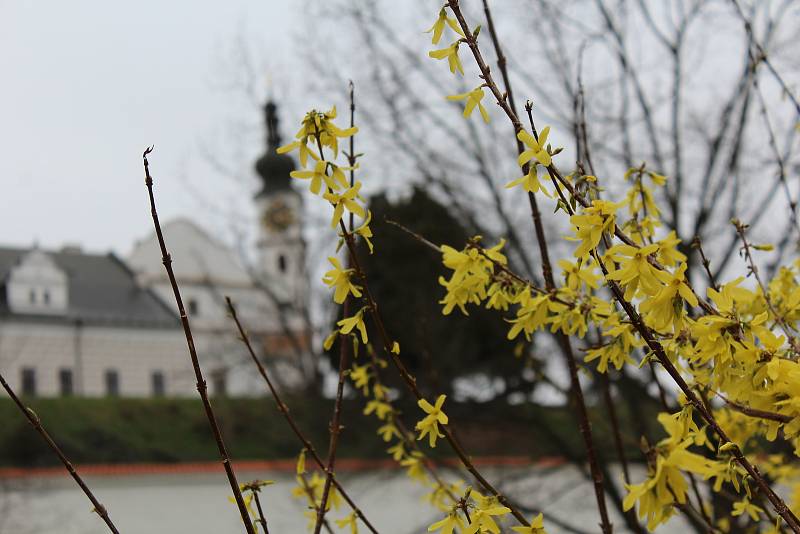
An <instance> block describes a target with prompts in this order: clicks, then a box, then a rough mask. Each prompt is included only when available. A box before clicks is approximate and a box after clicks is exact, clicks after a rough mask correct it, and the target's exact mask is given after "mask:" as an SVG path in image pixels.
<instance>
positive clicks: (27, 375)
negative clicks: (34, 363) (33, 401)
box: [22, 367, 36, 397]
mask: <svg viewBox="0 0 800 534" xmlns="http://www.w3.org/2000/svg"><path fill="white" fill-rule="evenodd" d="M22 394H23V395H26V396H28V397H34V396H36V369H34V368H33V367H23V368H22Z"/></svg>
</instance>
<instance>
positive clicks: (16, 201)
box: [0, 0, 302, 254]
mask: <svg viewBox="0 0 800 534" xmlns="http://www.w3.org/2000/svg"><path fill="white" fill-rule="evenodd" d="M301 7H302V6H301V3H300V2H290V1H288V0H284V1H280V0H226V1H224V2H210V1H202V2H201V1H197V0H170V1H169V2H163V1H155V0H146V1H139V2H108V1H101V0H81V1H79V2H64V1H61V0H49V1H44V0H38V1H36V2H19V1H12V0H0V70H2V72H3V78H2V79H3V82H2V84H0V154H2V164H1V165H0V184H2V191H1V192H0V199H2V201H0V202H2V211H1V212H0V213H2V224H0V246H2V245H30V244H32V243H33V242H34V241H38V242H39V243H40V244H41V245H42V246H46V247H60V246H61V245H63V244H65V243H77V244H81V245H83V247H84V248H85V249H89V250H93V251H106V250H109V249H113V250H115V251H117V252H120V253H123V254H124V253H127V252H128V250H129V249H130V247H131V244H132V243H133V241H134V240H135V239H137V238H140V237H144V236H145V235H146V234H147V233H148V232H149V231H150V230H151V228H152V223H151V222H150V219H149V211H148V209H147V200H146V192H145V189H144V184H143V176H142V165H141V153H142V150H143V149H144V148H145V147H146V146H147V145H149V144H155V145H156V152H155V154H154V155H153V156H152V158H151V163H152V164H153V166H154V170H155V177H156V181H157V187H158V191H157V194H158V201H159V203H160V212H161V214H162V218H169V217H172V216H176V215H179V214H188V215H190V216H192V217H193V218H195V219H197V220H199V221H200V222H201V223H202V222H203V220H204V219H205V217H204V214H203V209H202V206H203V199H204V198H207V197H214V196H215V195H217V189H215V187H216V186H217V185H219V177H218V176H217V175H215V173H214V172H212V171H211V170H210V169H209V165H208V164H207V163H206V160H204V156H203V152H204V151H203V148H202V147H204V146H213V145H214V143H215V140H217V139H220V138H221V137H225V136H226V132H230V131H231V124H236V123H237V121H239V122H240V123H241V121H242V117H246V118H247V120H246V121H245V122H247V121H249V123H248V124H245V125H246V126H250V127H252V128H254V129H255V128H260V126H261V116H260V114H259V110H258V108H257V107H256V105H257V104H256V103H254V102H248V101H247V99H246V98H244V96H243V94H242V92H241V91H239V90H238V89H237V88H234V89H230V88H229V86H230V85H231V82H230V76H231V74H232V73H233V74H237V73H238V74H241V73H242V71H243V69H242V67H241V65H240V64H239V63H238V62H237V61H236V60H234V59H231V58H236V57H239V56H238V55H237V54H239V53H240V52H241V50H242V49H247V50H248V51H249V53H251V54H252V56H253V58H252V63H253V72H254V73H255V76H254V80H253V85H254V91H255V92H256V93H260V92H262V91H263V93H264V95H266V94H267V91H268V83H269V82H268V80H270V79H271V80H272V85H271V87H272V91H273V92H274V93H276V94H278V95H279V96H281V95H288V96H287V100H290V101H292V102H290V104H291V103H294V102H296V103H298V104H299V102H297V100H298V96H297V94H298V92H297V90H296V88H295V87H294V85H295V84H296V80H297V79H298V76H299V74H298V73H297V69H294V68H292V67H293V65H294V64H295V61H296V60H295V57H294V55H293V52H292V50H293V47H292V43H293V38H292V33H291V32H292V31H293V28H297V20H298V17H299V16H300V14H299V9H300V8H301ZM240 43H244V45H243V46H240ZM234 85H236V84H235V83H234ZM237 91H238V92H237ZM289 96H291V98H289ZM229 141H230V140H229V139H228V141H227V142H228V144H230V143H229ZM259 149H260V146H257V145H256V146H252V145H251V146H247V147H244V148H243V149H242V150H243V154H242V157H243V158H244V157H246V158H248V159H249V158H255V157H256V156H257V155H258V154H257V152H258V150H259ZM222 159H224V157H222ZM244 163H246V164H248V165H249V163H250V162H249V161H245V162H244ZM187 183H191V184H193V185H194V186H195V187H194V188H193V189H194V192H195V193H194V194H193V195H186V194H180V191H181V190H182V189H185V188H184V187H183V186H185V185H186V184H187ZM217 198H220V197H219V196H218V195H217Z"/></svg>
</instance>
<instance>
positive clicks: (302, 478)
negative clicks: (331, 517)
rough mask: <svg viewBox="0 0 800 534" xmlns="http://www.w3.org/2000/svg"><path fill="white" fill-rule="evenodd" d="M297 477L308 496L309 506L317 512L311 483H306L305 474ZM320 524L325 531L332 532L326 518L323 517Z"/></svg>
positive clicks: (331, 533) (329, 533) (317, 507)
mask: <svg viewBox="0 0 800 534" xmlns="http://www.w3.org/2000/svg"><path fill="white" fill-rule="evenodd" d="M297 478H298V479H299V480H300V483H301V484H302V485H303V491H305V492H306V496H307V497H308V502H310V503H311V508H313V509H314V512H315V513H319V505H318V504H317V499H316V497H314V490H313V488H312V487H311V485H310V484H309V483H308V480H306V476H305V475H304V474H300V475H298V476H297ZM322 526H324V527H325V531H326V532H327V533H328V534H334V533H333V529H332V528H331V525H330V523H328V520H327V519H323V520H322Z"/></svg>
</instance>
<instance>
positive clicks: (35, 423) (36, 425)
mask: <svg viewBox="0 0 800 534" xmlns="http://www.w3.org/2000/svg"><path fill="white" fill-rule="evenodd" d="M0 384H2V386H3V389H5V390H6V393H8V396H9V397H11V400H12V401H14V404H16V406H17V408H19V411H20V412H22V415H24V416H25V419H27V420H28V422H29V423H30V424H31V426H32V427H33V429H34V430H36V432H38V433H39V435H40V436H42V438H43V439H44V440H45V442H46V443H47V446H48V447H50V450H51V451H53V452H54V453H55V455H56V456H58V459H59V460H61V463H62V464H64V467H65V468H66V470H67V472H68V473H69V474H70V476H71V477H72V478H73V480H75V482H76V483H77V484H78V486H79V487H80V488H81V490H82V491H83V493H84V494H85V495H86V497H88V498H89V501H91V503H92V506H94V508H93V509H92V511H93V512H95V513H96V514H97V515H99V516H100V518H101V519H102V520H103V522H104V523H105V524H106V526H108V529H109V530H110V531H111V532H113V533H114V534H119V530H117V527H116V526H115V525H114V523H113V522H112V521H111V517H109V515H108V510H106V507H105V506H103V505H102V504H100V501H98V500H97V497H95V496H94V493H92V490H90V489H89V486H87V485H86V482H84V481H83V478H81V476H80V475H79V474H78V471H77V470H76V469H75V466H73V465H72V462H70V461H69V459H68V458H67V457H66V455H64V452H63V451H62V450H61V447H59V446H58V444H56V442H55V441H53V438H51V437H50V434H48V432H47V430H45V428H44V426H42V422H41V420H40V419H39V416H38V415H36V412H34V411H33V410H31V409H30V408H28V407H27V406H25V405H24V404H23V403H22V401H21V400H20V398H19V397H18V396H17V394H16V393H14V390H13V389H11V386H9V385H8V382H6V379H5V378H4V377H3V375H2V374H0Z"/></svg>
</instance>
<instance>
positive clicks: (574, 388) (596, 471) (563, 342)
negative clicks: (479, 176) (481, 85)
mask: <svg viewBox="0 0 800 534" xmlns="http://www.w3.org/2000/svg"><path fill="white" fill-rule="evenodd" d="M449 6H450V9H451V10H452V11H453V14H454V15H455V16H456V19H457V20H458V23H459V25H460V26H461V30H462V31H463V32H464V35H465V36H466V41H467V44H468V45H469V48H470V50H471V51H472V55H473V57H474V58H475V61H476V63H478V67H479V68H480V70H481V74H482V77H483V79H484V81H485V82H486V83H487V84H490V83H491V84H493V83H494V82H493V81H492V80H491V74H490V72H489V68H488V66H486V64H485V63H484V62H483V58H482V56H481V54H480V50H479V48H478V42H477V39H476V38H475V36H474V35H473V34H472V32H471V31H470V29H469V25H468V24H467V22H466V20H465V19H464V15H463V13H462V12H461V8H460V7H459V5H458V0H450V1H449ZM484 11H485V12H486V13H487V19H488V20H489V21H490V23H489V33H490V34H491V38H492V43H493V44H494V47H495V50H496V52H497V56H498V58H502V62H500V63H499V68H500V72H501V75H502V77H503V81H504V84H505V88H506V91H505V95H506V96H510V95H511V90H510V81H509V78H508V72H507V69H506V66H505V57H504V56H503V52H502V48H501V47H500V40H499V39H498V37H497V33H496V32H495V29H494V24H493V23H492V22H491V12H490V10H489V5H488V3H487V2H486V1H484ZM492 92H493V93H499V90H498V89H497V87H494V88H492ZM495 96H496V97H497V96H498V95H497V94H495ZM500 100H506V99H505V98H504V97H503V95H500V98H498V101H500ZM507 100H508V102H507V103H505V104H506V106H507V108H508V110H507V113H508V112H510V113H511V114H512V115H514V117H516V114H515V112H514V109H513V104H512V102H511V98H510V97H509V98H508V99H507ZM501 106H502V104H501ZM512 124H513V126H514V134H515V135H514V137H515V138H516V141H517V149H518V151H519V152H520V153H521V152H522V151H523V150H522V149H523V147H522V141H520V140H519V138H517V135H516V134H517V133H519V130H520V129H521V124H519V119H517V123H513V121H512ZM534 135H535V134H534ZM529 166H530V164H526V165H525V167H529ZM528 171H529V168H523V170H522V172H523V173H525V174H527V172H528ZM534 172H535V170H534ZM528 202H529V204H530V209H531V216H532V218H533V223H534V229H535V232H536V240H537V242H538V244H539V255H540V257H541V260H542V275H543V276H544V281H545V288H546V289H547V291H548V292H550V293H552V292H554V291H555V281H554V279H553V269H552V266H551V263H550V255H549V252H548V247H547V239H546V237H545V233H544V227H543V225H542V217H541V213H540V211H539V207H538V205H537V202H536V197H535V196H534V194H533V193H528ZM556 339H557V341H558V344H559V345H560V346H561V349H562V352H563V354H564V357H565V360H566V363H567V369H568V370H569V376H570V390H571V394H572V398H573V400H574V402H575V404H576V407H577V411H578V427H579V429H580V432H581V436H582V437H583V441H584V446H585V448H586V455H587V458H588V460H589V471H590V472H591V475H592V481H593V483H594V492H595V498H596V500H597V508H598V512H599V513H600V528H601V529H602V531H603V532H604V533H605V534H611V532H613V527H612V525H611V521H610V519H609V516H608V508H607V506H606V500H605V489H604V488H603V473H602V471H601V469H600V464H599V462H598V460H597V454H596V453H595V449H594V439H593V437H592V427H591V423H590V422H589V413H588V410H587V409H586V401H585V399H584V396H583V389H582V387H581V383H580V379H579V378H578V364H577V361H576V359H575V354H574V352H573V350H572V343H571V341H570V339H569V336H567V335H566V334H564V333H563V332H558V333H557V334H556Z"/></svg>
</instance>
